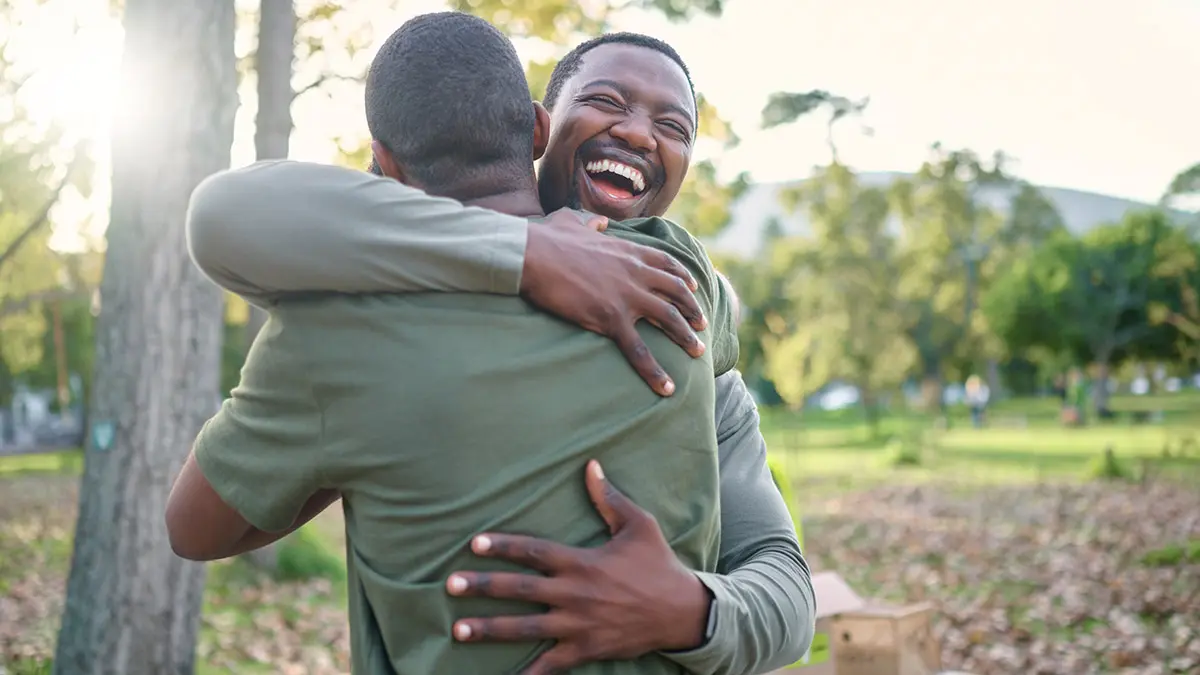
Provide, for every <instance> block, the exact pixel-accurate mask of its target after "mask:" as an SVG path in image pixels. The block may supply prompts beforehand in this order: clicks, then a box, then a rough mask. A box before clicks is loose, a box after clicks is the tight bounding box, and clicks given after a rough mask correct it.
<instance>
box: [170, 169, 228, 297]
mask: <svg viewBox="0 0 1200 675" xmlns="http://www.w3.org/2000/svg"><path fill="white" fill-rule="evenodd" d="M238 179H239V177H238V176H237V175H236V174H234V172H231V171H222V172H220V173H217V174H213V175H212V176H209V177H208V178H205V179H204V180H203V181H201V182H200V184H199V185H197V186H196V189H195V190H193V191H192V196H191V198H190V199H189V201H188V209H187V217H186V219H185V224H184V232H185V239H186V242H187V249H188V255H190V256H191V258H192V262H193V263H195V265H196V267H199V268H200V270H201V271H203V272H204V273H205V274H207V275H209V276H210V277H211V276H212V268H213V267H214V266H215V265H216V264H217V260H219V258H220V256H221V252H222V251H227V250H228V246H229V240H230V234H231V233H230V231H229V229H230V228H231V227H232V226H233V225H234V224H235V223H236V215H235V214H234V213H233V211H234V210H235V206H236V205H235V204H233V203H231V202H236V197H237V193H238V192H239V191H240V190H241V189H242V188H241V187H240V183H239V182H238Z"/></svg>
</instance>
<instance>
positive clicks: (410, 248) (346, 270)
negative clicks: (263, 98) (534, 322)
mask: <svg viewBox="0 0 1200 675" xmlns="http://www.w3.org/2000/svg"><path fill="white" fill-rule="evenodd" d="M528 227H529V224H528V221H526V220H525V219H523V218H516V217H514V216H508V215H504V214H501V213H498V212H495V211H489V210H486V209H479V208H470V207H466V206H463V205H462V204H461V203H459V202H457V201H455V200H453V199H446V198H442V197H433V196H430V195H428V194H426V193H424V192H422V191H421V190H418V189H416V188H412V187H409V186H407V185H403V184H401V183H399V182H397V181H394V180H391V179H389V178H381V177H379V176H375V175H372V174H369V173H366V172H363V171H355V170H352V169H345V168H341V167H336V166H327V165H322V164H311V163H307V162H293V161H287V160H275V161H266V162H258V163H256V164H251V165H250V166H247V167H244V168H241V169H233V170H230V171H223V172H221V173H218V174H215V175H213V176H210V177H209V178H208V179H206V180H205V181H204V182H202V183H201V184H200V185H199V186H198V187H197V188H196V190H195V191H194V192H193V193H192V199H191V202H190V204H189V208H188V219H187V242H188V251H189V252H190V253H191V256H192V260H193V261H195V263H196V265H197V266H198V267H199V268H200V269H201V270H203V271H204V273H205V274H207V275H208V276H209V278H211V279H212V280H213V281H214V282H215V283H216V284H217V285H218V286H221V287H222V288H225V289H227V290H229V291H232V292H234V293H237V294H238V295H241V296H242V297H244V298H246V300H248V301H249V302H252V303H254V304H256V305H259V306H265V305H267V304H269V303H270V302H271V301H273V300H274V299H276V298H278V297H280V296H281V295H284V294H287V293H296V292H303V291H338V292H343V293H365V292H384V291H390V292H397V293H402V292H412V291H463V292H472V293H500V294H505V295H516V294H517V292H518V290H519V287H520V280H521V269H522V267H523V266H524V262H525V245H526V237H527V234H528Z"/></svg>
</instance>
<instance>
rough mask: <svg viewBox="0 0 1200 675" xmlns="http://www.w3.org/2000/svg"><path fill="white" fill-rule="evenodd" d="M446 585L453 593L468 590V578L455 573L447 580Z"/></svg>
mask: <svg viewBox="0 0 1200 675" xmlns="http://www.w3.org/2000/svg"><path fill="white" fill-rule="evenodd" d="M446 587H447V588H449V589H450V592H451V593H462V592H463V591H465V590H467V580H466V579H464V578H462V577H460V576H458V575H457V574H455V575H453V576H451V577H450V578H449V579H448V580H447V581H446Z"/></svg>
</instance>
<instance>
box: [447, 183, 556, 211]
mask: <svg viewBox="0 0 1200 675" xmlns="http://www.w3.org/2000/svg"><path fill="white" fill-rule="evenodd" d="M463 204H466V205H467V206H478V207H479V208H483V209H491V210H492V211H499V212H500V213H507V214H508V215H510V216H520V217H521V218H540V217H541V216H544V215H546V212H545V210H543V209H542V203H541V201H540V200H538V196H537V192H534V191H533V190H529V189H523V190H514V191H512V192H501V193H498V194H494V195H487V196H485V197H478V198H475V199H466V200H463Z"/></svg>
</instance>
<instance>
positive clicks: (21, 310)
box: [0, 3, 99, 401]
mask: <svg viewBox="0 0 1200 675" xmlns="http://www.w3.org/2000/svg"><path fill="white" fill-rule="evenodd" d="M42 11H48V10H47V9H46V8H43V7H41V6H40V5H39V4H38V3H5V4H3V5H2V6H0V25H4V26H6V27H8V26H14V25H15V26H19V25H21V24H22V23H23V22H24V21H25V20H27V19H30V18H32V15H33V14H36V13H38V12H42ZM9 36H10V34H7V33H6V34H5V37H4V38H3V39H0V83H2V84H0V100H3V101H4V102H5V104H6V105H5V106H4V108H5V110H4V114H3V115H2V116H0V204H2V205H3V208H2V209H0V334H2V335H3V339H2V340H0V401H3V400H7V396H8V394H9V393H10V392H11V390H12V388H13V380H14V379H15V378H20V379H25V373H26V371H29V370H30V369H35V368H37V367H38V366H39V365H40V364H41V363H42V362H43V360H44V358H45V356H46V354H47V352H46V351H44V349H43V348H44V346H45V339H44V337H45V335H46V333H47V332H48V328H49V323H48V321H47V311H46V308H47V307H48V304H47V303H48V302H50V301H53V300H56V299H61V298H64V297H79V296H80V295H81V294H86V291H87V290H89V289H90V288H92V287H94V285H95V284H96V283H97V282H98V280H99V274H98V265H96V264H95V260H94V255H92V256H89V255H88V254H82V255H64V254H61V253H58V252H55V251H53V250H51V249H50V247H49V241H50V236H51V234H52V232H53V225H54V222H53V221H54V211H53V206H54V205H55V204H56V203H57V201H58V198H59V196H60V194H61V193H64V192H73V193H76V194H78V195H83V196H86V195H87V194H88V192H89V190H90V187H91V186H90V182H91V180H90V179H91V176H92V173H93V171H94V168H93V166H92V163H91V158H90V155H89V154H88V148H87V147H86V146H85V145H83V144H79V143H76V142H74V141H72V140H71V139H69V138H67V137H66V135H65V133H64V131H63V130H62V129H61V128H59V127H58V126H57V125H56V124H54V123H50V124H47V123H46V122H44V121H42V120H35V119H33V118H31V117H30V116H29V115H28V112H27V110H26V107H25V98H26V96H25V90H24V85H25V83H26V82H27V81H28V80H29V79H30V78H31V77H32V76H34V75H35V74H36V70H31V69H29V68H26V67H23V64H16V63H12V62H10V61H9V60H8V58H7V44H8V42H7V41H8V39H9ZM51 353H52V352H51Z"/></svg>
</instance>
